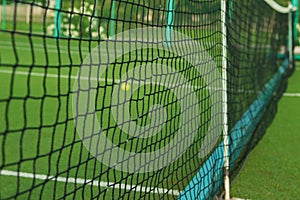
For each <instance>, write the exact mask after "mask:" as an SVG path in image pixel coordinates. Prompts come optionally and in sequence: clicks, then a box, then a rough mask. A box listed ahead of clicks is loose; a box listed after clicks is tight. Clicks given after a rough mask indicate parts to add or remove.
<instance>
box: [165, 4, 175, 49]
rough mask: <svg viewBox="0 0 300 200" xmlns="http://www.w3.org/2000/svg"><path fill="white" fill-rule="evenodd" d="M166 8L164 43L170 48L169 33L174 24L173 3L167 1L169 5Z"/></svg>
mask: <svg viewBox="0 0 300 200" xmlns="http://www.w3.org/2000/svg"><path fill="white" fill-rule="evenodd" d="M167 7H168V14H167V28H166V41H167V45H168V46H170V45H171V44H170V41H171V32H172V27H173V24H174V19H173V17H174V16H173V10H174V1H173V0H169V3H168V5H167Z"/></svg>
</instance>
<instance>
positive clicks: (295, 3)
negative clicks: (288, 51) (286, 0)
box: [291, 0, 299, 41]
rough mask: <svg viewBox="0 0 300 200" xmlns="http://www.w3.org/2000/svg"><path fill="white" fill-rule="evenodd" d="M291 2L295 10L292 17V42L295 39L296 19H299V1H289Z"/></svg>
mask: <svg viewBox="0 0 300 200" xmlns="http://www.w3.org/2000/svg"><path fill="white" fill-rule="evenodd" d="M291 1H292V5H293V6H294V8H296V9H297V10H296V11H295V15H294V23H293V29H294V30H293V31H294V41H295V40H296V39H297V29H296V26H297V24H298V17H299V11H298V6H299V0H291Z"/></svg>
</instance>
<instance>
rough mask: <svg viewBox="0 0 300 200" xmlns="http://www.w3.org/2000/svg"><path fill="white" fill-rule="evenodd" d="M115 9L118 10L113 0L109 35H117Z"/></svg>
mask: <svg viewBox="0 0 300 200" xmlns="http://www.w3.org/2000/svg"><path fill="white" fill-rule="evenodd" d="M115 10H116V2H115V0H112V1H111V12H110V22H109V23H110V26H109V28H110V29H109V37H110V38H111V37H112V36H114V35H115V21H114V20H115Z"/></svg>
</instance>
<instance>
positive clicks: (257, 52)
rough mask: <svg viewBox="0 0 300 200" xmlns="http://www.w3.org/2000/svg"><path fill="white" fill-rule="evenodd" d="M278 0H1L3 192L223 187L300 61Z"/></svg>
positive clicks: (204, 191) (107, 193)
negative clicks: (296, 59) (295, 61)
mask: <svg viewBox="0 0 300 200" xmlns="http://www.w3.org/2000/svg"><path fill="white" fill-rule="evenodd" d="M270 2H271V1H267V2H265V1H233V0H229V1H221V0H213V1H173V0H168V1H157V0H155V1H150V0H149V1H147V0H145V1H133V0H127V1H114V0H105V1H97V0H95V1H93V0H84V1H79V0H78V1H77V0H72V1H60V0H57V1H25V0H22V1H21V0H19V1H2V7H1V8H2V12H1V16H2V18H1V20H2V29H1V31H0V35H1V37H0V43H1V48H0V49H1V54H0V76H1V80H2V82H3V83H4V84H0V87H1V88H0V90H1V95H0V115H1V117H0V142H1V153H0V160H1V161H0V170H1V171H0V173H1V174H0V175H1V185H2V187H1V194H0V198H1V199H10V198H49V197H51V198H53V199H60V198H99V199H112V198H125V199H140V198H141V199H142V198H144V199H152V198H153V199H156V198H158V199H175V198H180V199H213V198H214V197H215V196H216V195H220V194H221V192H222V191H223V176H224V174H223V169H224V165H225V164H226V160H228V159H229V162H230V163H229V172H230V178H231V179H233V178H234V177H235V176H236V174H237V172H238V171H239V169H240V167H241V165H242V163H243V161H244V160H245V158H246V156H247V155H248V154H249V152H250V150H251V149H252V148H253V147H254V146H255V144H256V143H257V142H258V141H259V139H260V138H261V137H262V136H263V134H264V133H265V130H266V128H267V127H268V126H269V124H270V123H271V122H272V119H273V117H274V115H275V113H276V107H277V102H278V101H279V99H280V97H281V95H282V93H283V92H284V91H285V87H286V84H287V77H288V74H289V73H291V72H292V70H293V67H292V66H293V59H292V58H293V57H291V56H290V53H291V51H288V50H291V49H292V48H293V46H292V43H293V40H292V35H291V33H292V31H289V30H291V28H292V27H291V26H289V22H290V21H291V20H290V19H292V16H291V15H290V14H289V9H287V8H283V7H282V8H281V10H280V9H279V11H282V10H283V13H282V12H278V11H276V10H275V9H274V8H273V7H274V5H275V7H276V5H277V4H274V3H273V4H272V2H271V3H270ZM222 3H223V6H221V5H222ZM224 8H225V9H224ZM37 13H39V14H37ZM222 14H225V15H222ZM6 15H7V16H6ZM20 15H22V16H23V17H20ZM222 16H225V18H222ZM24 18H25V20H24ZM223 25H225V26H223ZM222 27H223V28H222ZM224 27H226V30H225V29H224ZM224 41H225V42H224ZM224 47H225V48H224ZM278 54H281V55H283V56H281V57H280V58H279V57H278ZM225 67H227V68H226V73H224V69H225ZM222 69H223V73H222ZM224 80H225V81H224ZM224 83H226V84H224ZM224 86H226V87H224ZM224 91H225V93H224ZM225 96H226V98H225ZM226 110H227V111H226ZM224 116H226V117H227V121H226V117H224ZM227 126H228V133H227V131H226V127H227ZM226 137H228V138H229V140H228V141H227V143H225V145H227V146H228V147H229V149H228V151H227V149H226V148H225V146H224V138H226Z"/></svg>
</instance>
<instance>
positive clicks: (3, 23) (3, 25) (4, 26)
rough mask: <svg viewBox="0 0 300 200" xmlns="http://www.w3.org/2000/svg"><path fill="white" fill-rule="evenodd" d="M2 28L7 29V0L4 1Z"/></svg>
mask: <svg viewBox="0 0 300 200" xmlns="http://www.w3.org/2000/svg"><path fill="white" fill-rule="evenodd" d="M1 23H2V30H5V29H6V0H3V1H2V20H1Z"/></svg>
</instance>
